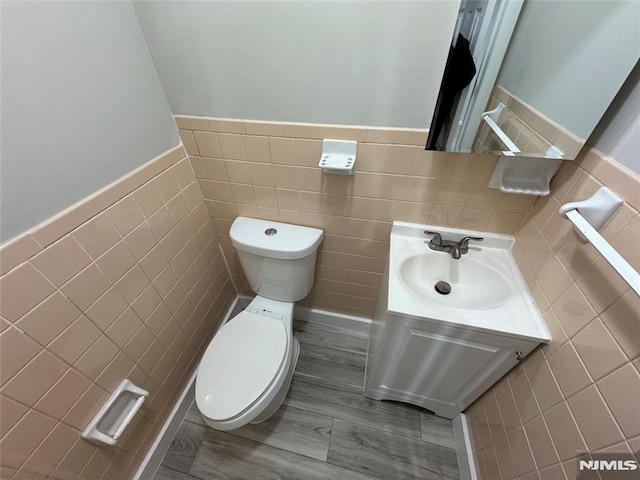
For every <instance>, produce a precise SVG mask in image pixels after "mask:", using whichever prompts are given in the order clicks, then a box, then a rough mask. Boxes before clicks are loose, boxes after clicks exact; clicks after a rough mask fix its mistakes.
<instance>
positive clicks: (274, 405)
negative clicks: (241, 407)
mask: <svg viewBox="0 0 640 480" xmlns="http://www.w3.org/2000/svg"><path fill="white" fill-rule="evenodd" d="M299 355H300V342H298V339H297V338H296V337H293V352H292V358H291V368H290V369H289V373H288V374H287V378H286V380H285V382H284V384H283V385H282V388H281V389H280V391H279V392H278V394H277V395H276V396H275V397H274V399H273V400H272V401H271V403H270V404H269V405H267V407H266V408H265V409H264V411H263V412H262V413H261V414H260V415H258V416H257V417H256V418H255V419H254V420H252V421H251V422H249V423H261V422H264V421H265V420H267V419H268V418H269V417H270V416H271V415H273V414H274V413H276V411H277V410H278V409H279V408H280V405H282V402H284V399H285V398H286V397H287V393H288V392H289V386H290V385H291V380H292V379H293V372H294V370H295V369H296V365H297V363H298V356H299Z"/></svg>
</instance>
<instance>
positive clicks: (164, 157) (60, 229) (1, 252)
mask: <svg viewBox="0 0 640 480" xmlns="http://www.w3.org/2000/svg"><path fill="white" fill-rule="evenodd" d="M186 156H187V153H186V151H185V148H184V146H183V145H182V143H181V144H180V145H177V146H176V147H174V148H172V149H170V150H167V151H166V152H164V153H162V154H160V155H158V156H157V157H155V158H153V159H152V160H150V161H148V162H147V163H145V164H143V165H141V166H140V167H138V168H136V169H135V170H132V171H130V172H128V173H127V174H125V175H123V176H122V177H120V178H118V179H117V180H115V181H113V182H111V183H110V184H109V185H106V186H105V187H103V188H101V189H100V190H98V191H97V192H95V193H93V194H91V195H89V196H88V197H86V198H84V199H82V200H80V201H79V202H77V203H75V204H73V205H71V206H70V207H68V208H66V209H65V210H63V211H62V212H60V213H58V214H57V215H55V216H53V217H51V218H49V219H47V220H45V221H44V222H42V223H41V224H39V225H37V226H36V227H34V228H33V229H31V230H29V231H28V232H25V233H23V234H22V235H20V236H19V237H17V238H15V239H13V240H10V241H9V242H7V243H5V244H4V245H2V246H0V275H4V274H5V273H7V272H9V271H10V270H12V269H13V268H15V267H16V266H18V265H20V264H21V263H23V262H25V261H27V260H28V259H29V258H31V257H32V256H34V255H36V254H37V253H39V252H40V251H42V250H44V249H45V248H46V247H47V246H49V245H51V244H52V243H53V242H55V241H56V240H59V239H60V238H62V237H63V236H65V235H66V234H68V233H69V232H71V231H72V230H74V229H75V228H77V227H79V226H80V225H82V224H83V223H85V222H86V221H88V220H89V219H91V218H92V217H94V216H95V215H97V214H98V213H100V212H102V211H103V210H105V209H107V208H108V207H110V206H111V205H113V204H114V203H116V202H117V201H118V200H120V199H121V198H124V197H125V196H127V195H128V194H130V193H131V192H133V191H134V190H135V189H137V188H139V187H140V186H142V185H143V184H144V183H146V182H147V181H149V180H151V179H152V178H153V177H155V176H156V175H158V174H159V173H161V172H162V171H164V170H166V169H167V168H169V167H171V166H173V165H175V164H176V163H178V162H179V161H180V160H182V159H184V158H185V157H186Z"/></svg>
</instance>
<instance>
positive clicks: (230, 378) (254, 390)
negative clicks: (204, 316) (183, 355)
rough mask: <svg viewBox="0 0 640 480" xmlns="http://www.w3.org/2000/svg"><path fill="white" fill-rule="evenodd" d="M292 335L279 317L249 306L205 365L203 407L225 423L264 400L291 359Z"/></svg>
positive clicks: (222, 334)
mask: <svg viewBox="0 0 640 480" xmlns="http://www.w3.org/2000/svg"><path fill="white" fill-rule="evenodd" d="M287 337H288V335H287V331H286V328H285V326H284V324H283V322H282V321H281V320H280V319H275V318H269V317H266V316H263V315H257V314H255V313H251V312H248V311H246V310H245V311H243V312H240V313H239V314H238V315H236V316H235V317H234V318H233V319H231V320H230V321H229V322H227V323H226V324H225V325H224V326H223V327H222V328H221V329H220V331H219V332H218V333H217V335H216V336H215V337H214V338H213V340H212V341H211V343H210V344H209V346H208V347H207V350H206V351H205V353H204V356H203V358H202V361H201V363H200V368H199V373H198V376H197V380H196V399H197V403H198V408H199V409H200V411H201V412H202V413H203V414H204V415H205V416H206V417H208V418H210V419H212V420H215V421H224V420H228V419H231V418H233V417H236V416H237V415H239V414H241V413H242V412H244V411H245V410H247V409H248V408H250V407H251V406H252V405H253V404H254V403H256V401H258V400H260V398H261V397H262V396H263V394H264V393H265V392H266V391H267V390H268V389H269V387H270V386H271V384H272V383H273V382H274V380H275V379H276V378H277V377H278V374H279V373H280V371H281V370H282V368H283V365H284V364H285V363H286V362H285V360H286V357H287V355H286V354H287V352H288V350H289V346H288V338H287Z"/></svg>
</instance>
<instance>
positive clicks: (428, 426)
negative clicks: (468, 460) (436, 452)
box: [420, 411, 456, 448]
mask: <svg viewBox="0 0 640 480" xmlns="http://www.w3.org/2000/svg"><path fill="white" fill-rule="evenodd" d="M420 428H421V429H422V440H423V441H425V442H429V443H435V444H436V445H442V446H443V447H448V448H456V440H455V438H454V437H453V425H452V423H451V420H449V419H448V418H442V417H438V416H437V415H434V414H432V413H428V412H424V411H421V412H420Z"/></svg>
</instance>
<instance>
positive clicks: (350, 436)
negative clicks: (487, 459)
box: [327, 419, 458, 480]
mask: <svg viewBox="0 0 640 480" xmlns="http://www.w3.org/2000/svg"><path fill="white" fill-rule="evenodd" d="M327 461H328V462H329V463H331V464H334V465H340V466H342V467H345V468H349V469H353V470H356V471H359V472H362V473H365V474H370V475H376V476H378V477H380V478H389V479H394V480H445V479H456V480H457V479H458V464H457V461H456V452H455V450H452V449H450V448H446V447H441V446H439V445H434V444H431V443H427V442H423V441H421V440H414V439H411V438H407V437H403V436H400V435H395V434H392V433H387V432H383V431H382V430H379V429H377V428H372V427H366V426H363V425H358V424H355V423H351V422H345V421H343V420H340V419H335V420H334V421H333V429H332V433H331V445H330V447H329V456H328V458H327Z"/></svg>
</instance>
